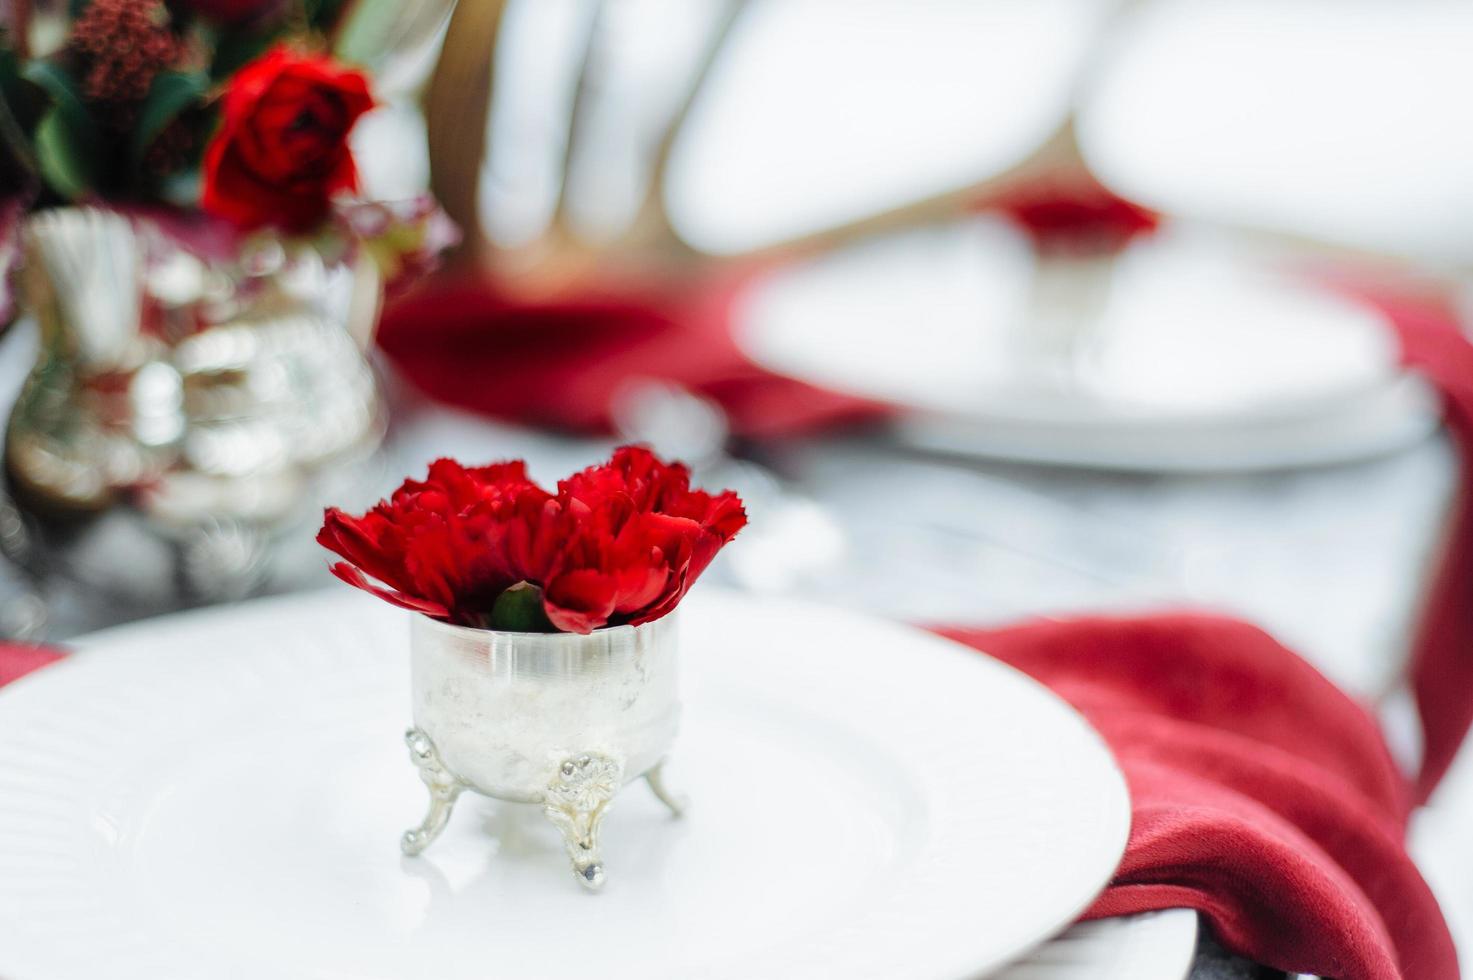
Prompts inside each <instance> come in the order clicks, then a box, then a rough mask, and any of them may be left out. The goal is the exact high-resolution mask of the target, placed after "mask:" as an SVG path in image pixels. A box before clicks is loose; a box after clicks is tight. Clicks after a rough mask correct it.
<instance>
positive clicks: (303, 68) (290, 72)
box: [200, 47, 373, 232]
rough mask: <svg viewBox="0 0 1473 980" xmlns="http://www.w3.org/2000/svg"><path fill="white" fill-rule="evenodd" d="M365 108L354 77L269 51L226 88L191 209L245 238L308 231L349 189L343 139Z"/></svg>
mask: <svg viewBox="0 0 1473 980" xmlns="http://www.w3.org/2000/svg"><path fill="white" fill-rule="evenodd" d="M371 108H373V98H372V96H370V95H369V92H368V80H367V79H366V78H364V76H363V75H362V73H360V72H357V71H354V70H352V69H349V68H346V67H344V66H342V65H339V64H338V63H336V62H334V61H333V60H332V59H330V58H322V57H317V56H313V55H303V54H297V53H295V52H293V51H291V50H290V49H288V48H285V47H277V48H273V49H272V50H271V51H268V52H267V53H266V54H264V55H262V56H261V57H260V58H257V59H256V60H255V61H253V62H251V63H250V64H248V65H246V66H245V67H244V68H242V69H241V70H240V71H239V72H237V73H236V75H235V76H234V77H233V78H232V79H231V80H230V86H229V88H228V89H227V90H226V92H225V97H224V104H223V108H222V110H221V121H220V129H219V131H218V132H217V133H216V134H215V136H214V138H213V139H212V140H211V141H210V144H209V146H208V147H207V148H206V150H205V162H204V192H203V195H202V197H201V202H200V203H201V205H202V206H203V208H204V209H205V210H206V211H208V212H210V213H211V214H215V215H218V216H220V217H222V218H225V219H227V220H229V221H231V222H232V223H234V224H235V225H236V226H237V227H239V228H242V229H245V230H250V229H254V228H260V227H264V226H271V227H275V228H279V229H281V230H282V231H286V232H303V231H309V230H311V229H312V228H313V227H315V226H317V225H319V224H321V223H322V222H323V220H325V219H326V218H327V217H328V214H329V211H330V206H331V201H332V196H333V195H334V194H337V193H339V192H343V191H351V190H353V189H355V188H356V187H357V185H358V171H357V168H355V167H354V165H353V156H352V154H351V153H350V152H349V150H348V133H349V131H350V130H351V129H352V128H353V124H354V123H355V122H357V120H358V117H359V116H361V115H363V114H364V113H365V112H367V111H368V110H369V109H371Z"/></svg>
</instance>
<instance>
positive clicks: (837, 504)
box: [0, 338, 1473, 980]
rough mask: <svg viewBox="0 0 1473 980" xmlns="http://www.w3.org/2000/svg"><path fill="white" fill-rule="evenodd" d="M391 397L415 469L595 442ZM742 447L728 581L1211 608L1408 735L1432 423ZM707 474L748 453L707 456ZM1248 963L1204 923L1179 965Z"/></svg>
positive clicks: (975, 607) (1418, 832) (1443, 456)
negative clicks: (1328, 455)
mask: <svg viewBox="0 0 1473 980" xmlns="http://www.w3.org/2000/svg"><path fill="white" fill-rule="evenodd" d="M16 347H17V344H16V343H15V342H13V340H12V338H6V340H5V342H4V344H3V346H0V395H8V394H9V392H8V391H6V390H5V389H6V388H7V387H8V386H9V385H11V384H13V383H14V380H15V375H16V372H15V365H16V362H17V360H21V361H22V364H21V367H20V370H21V371H24V363H23V359H22V358H19V357H18V356H17V355H16V352H15V351H16ZM398 400H399V401H400V402H401V404H400V405H399V406H398V408H397V410H396V414H395V423H394V427H393V431H392V432H391V438H390V442H389V444H388V449H387V457H388V459H387V461H386V464H385V466H384V467H383V468H382V472H383V473H385V474H391V473H396V474H404V473H409V472H414V471H417V470H422V468H423V466H424V464H425V463H426V462H427V461H428V460H429V459H431V458H433V457H435V456H439V455H454V456H457V457H459V458H461V459H464V460H466V461H468V462H474V461H481V460H490V459H495V458H505V457H516V456H521V457H525V458H526V459H528V461H529V463H530V465H531V467H532V470H533V472H534V475H536V476H538V477H539V478H542V479H546V480H555V479H556V478H557V477H558V476H559V475H561V474H563V473H566V472H568V471H570V470H571V469H573V468H576V467H581V466H583V465H587V464H588V463H590V462H592V461H594V460H596V459H597V458H598V457H599V456H600V455H601V454H602V453H604V452H605V451H606V450H607V448H608V446H609V445H610V444H609V443H607V442H597V441H589V440H575V439H568V438H563V437H555V436H550V435H547V434H544V433H539V432H534V431H530V430H526V429H521V428H517V427H513V426H507V425H501V424H496V423H492V422H488V421H485V420H483V419H479V418H475V417H471V416H468V415H464V414H461V413H458V412H454V411H450V410H446V409H443V408H439V407H434V406H431V405H428V404H427V403H424V402H422V401H420V400H418V399H413V398H409V399H404V398H400V399H398ZM0 404H8V398H4V399H0ZM763 461H764V463H766V464H767V465H768V466H770V467H771V469H772V470H773V471H775V472H776V473H778V474H779V475H780V487H781V492H780V493H779V494H778V495H776V496H774V495H773V494H772V493H767V494H765V495H758V496H757V497H756V498H754V500H753V502H754V503H755V504H756V505H757V506H758V507H763V508H764V509H765V511H766V514H765V515H763V516H766V517H770V518H771V520H769V521H767V523H768V524H769V525H780V528H779V529H778V530H775V531H774V532H772V533H769V534H767V535H765V536H764V534H763V533H762V532H761V531H760V530H759V529H760V528H761V527H762V526H763V521H762V520H761V519H759V520H757V521H754V523H753V526H752V527H751V528H749V529H748V531H747V532H745V534H744V538H743V542H742V548H740V549H736V548H734V549H732V550H731V552H730V553H729V554H727V555H723V556H722V558H721V559H719V560H718V564H717V565H716V566H715V567H713V569H712V571H711V573H710V574H711V575H712V576H713V577H717V578H721V579H723V580H725V581H726V582H727V583H728V584H733V585H737V586H739V587H748V588H753V587H762V588H768V589H777V590H780V591H783V592H786V593H789V594H792V595H798V596H803V597H806V598H813V599H818V600H821V601H826V602H832V603H836V604H839V605H845V606H851V607H856V608H860V609H863V610H865V611H868V612H870V613H874V614H879V615H884V616H891V617H897V618H902V619H908V620H914V621H924V622H984V623H985V622H1005V621H1007V620H1011V619H1016V618H1019V617H1023V616H1028V615H1031V614H1047V613H1062V612H1069V611H1079V610H1101V609H1103V610H1116V611H1124V610H1138V609H1146V608H1152V607H1160V606H1162V605H1189V606H1193V607H1203V608H1213V609H1218V610H1223V611H1227V612H1231V613H1234V614H1237V615H1241V616H1244V617H1246V618H1248V619H1251V620H1253V621H1255V622H1258V623H1260V624H1261V625H1263V626H1264V627H1266V628H1267V629H1269V630H1270V631H1272V632H1274V633H1275V634H1277V635H1278V636H1279V637H1280V638H1281V639H1283V640H1284V641H1285V642H1286V643H1288V644H1289V645H1290V646H1292V647H1293V648H1295V649H1296V650H1298V651H1300V652H1301V653H1303V654H1304V655H1305V656H1306V657H1307V658H1308V659H1309V660H1311V661H1312V662H1313V663H1315V664H1316V665H1317V666H1318V667H1320V668H1321V669H1322V670H1323V671H1324V672H1325V673H1326V674H1327V675H1328V676H1330V677H1331V678H1332V679H1334V680H1335V681H1336V682H1337V683H1339V684H1341V685H1342V686H1344V687H1345V688H1346V689H1348V690H1350V691H1352V692H1354V693H1356V694H1359V695H1361V696H1364V697H1367V698H1372V699H1375V700H1376V701H1377V703H1378V704H1380V705H1381V706H1382V714H1383V716H1384V717H1386V718H1387V720H1388V723H1389V725H1390V727H1391V730H1392V731H1393V732H1394V733H1395V738H1394V741H1396V742H1397V748H1398V751H1399V752H1401V754H1402V755H1403V756H1404V757H1405V758H1414V757H1415V751H1416V747H1415V740H1414V738H1412V737H1411V735H1412V732H1413V728H1412V726H1411V725H1410V724H1409V722H1408V719H1409V717H1410V715H1409V714H1408V710H1409V709H1408V708H1407V705H1406V701H1405V698H1404V696H1402V695H1401V694H1400V693H1399V691H1398V684H1397V681H1398V678H1399V676H1400V671H1401V657H1402V651H1403V650H1404V649H1405V644H1406V638H1407V635H1408V633H1409V630H1410V628H1411V623H1412V619H1413V616H1414V613H1415V610H1416V607H1417V599H1418V596H1419V592H1420V588H1421V583H1422V582H1423V580H1424V578H1425V575H1426V573H1427V571H1428V567H1429V562H1430V556H1431V555H1432V554H1433V553H1434V548H1435V542H1436V540H1437V537H1438V532H1439V530H1440V527H1441V523H1442V520H1443V518H1444V515H1445V510H1446V506H1447V503H1448V501H1449V500H1450V499H1451V493H1452V487H1453V482H1454V478H1455V473H1456V467H1455V463H1454V460H1453V456H1452V453H1451V451H1450V449H1449V447H1448V446H1447V445H1446V444H1445V442H1444V441H1442V440H1440V439H1434V440H1430V441H1428V442H1426V443H1423V444H1421V445H1419V446H1416V447H1413V448H1411V449H1409V450H1405V451H1402V452H1399V453H1397V454H1395V455H1392V456H1389V457H1384V458H1380V459H1375V460H1369V461H1365V462H1361V463H1356V464H1353V465H1342V466H1335V467H1328V468H1319V469H1311V470H1303V471H1290V472H1277V473H1261V474H1238V475H1214V476H1206V475H1204V476H1157V475H1143V474H1112V473H1101V472H1086V471H1075V470H1067V469H1054V468H1046V467H1036V466H1023V465H1016V464H1008V463H1000V462H973V461H957V460H944V459H941V458H938V457H928V456H924V455H918V454H910V453H904V452H900V451H898V450H896V449H895V448H893V447H892V446H890V445H888V444H887V443H886V442H885V441H883V440H882V439H880V438H878V437H869V438H860V437H854V438H848V439H843V440H827V441H812V442H805V443H799V444H793V445H789V446H786V447H784V448H783V449H781V450H780V451H774V452H773V453H772V454H771V455H768V456H765V457H764V460H763ZM709 475H710V476H711V477H712V478H713V479H720V478H722V477H723V476H724V475H733V476H734V478H744V477H745V476H747V475H749V474H746V473H744V472H743V471H741V470H739V469H731V468H730V467H722V466H720V465H718V466H715V467H713V468H712V469H711V470H710V471H709ZM395 482H397V481H395ZM736 482H738V485H739V486H740V483H741V479H737V481H736ZM388 488H389V487H388V486H385V487H379V488H374V489H375V490H377V491H383V490H387V489H388ZM795 501H798V502H799V503H800V504H801V506H799V505H797V504H795V503H794V502H795ZM754 509H755V508H754ZM795 541H801V542H806V546H805V548H804V550H807V551H809V552H811V553H812V557H811V560H810V561H808V562H807V563H795V562H794V561H793V560H792V552H793V551H794V547H793V543H794V542H795ZM738 554H740V555H742V556H743V557H742V558H741V559H740V560H738V559H737V557H736V556H737V555H738ZM324 574H325V573H324ZM99 625H102V623H100V622H98V621H97V619H96V616H95V614H90V613H89V611H88V610H87V609H86V608H84V607H82V606H80V605H71V606H63V607H62V608H60V609H58V610H56V615H55V618H54V626H53V632H54V635H56V636H57V638H64V637H65V636H66V635H73V634H75V633H76V632H79V631H81V630H83V629H88V628H95V627H96V626H99ZM1469 816H1473V755H1470V754H1469V753H1467V752H1465V753H1464V754H1463V756H1462V758H1461V759H1460V763H1459V765H1458V766H1456V767H1455V770H1454V772H1453V774H1452V777H1451V778H1450V780H1449V782H1448V784H1447V785H1446V786H1445V787H1444V788H1443V790H1442V791H1441V792H1440V793H1439V794H1438V796H1437V797H1436V798H1435V799H1434V801H1433V803H1432V804H1431V806H1430V807H1429V808H1428V809H1427V810H1426V811H1425V812H1424V813H1422V814H1420V815H1419V817H1418V819H1417V822H1416V824H1415V825H1414V827H1413V838H1412V846H1413V850H1414V852H1415V853H1416V854H1417V855H1418V857H1419V860H1420V861H1421V863H1422V867H1423V870H1424V873H1426V874H1427V876H1428V878H1429V880H1430V882H1431V884H1432V886H1433V887H1434V889H1435V890H1436V891H1437V892H1438V894H1439V897H1440V899H1441V900H1442V902H1443V904H1444V906H1445V910H1446V911H1447V914H1448V916H1449V919H1450V921H1451V923H1452V925H1453V928H1454V932H1455V934H1456V935H1459V936H1460V937H1466V938H1465V939H1464V941H1463V942H1460V944H1459V945H1460V947H1462V948H1467V949H1473V883H1470V882H1469V881H1468V880H1467V879H1466V877H1463V878H1461V879H1460V878H1459V876H1458V875H1456V873H1455V868H1456V867H1457V866H1459V865H1462V864H1464V863H1465V862H1464V861H1462V860H1454V859H1453V858H1454V857H1458V858H1464V857H1467V855H1462V854H1459V855H1452V854H1449V853H1447V850H1448V848H1449V846H1452V845H1449V843H1448V841H1449V838H1452V839H1456V838H1457V837H1458V836H1459V835H1457V834H1455V833H1452V832H1451V830H1452V828H1454V827H1456V826H1457V825H1459V824H1460V823H1461V824H1466V822H1467V818H1468V817H1469ZM1470 850H1473V848H1470ZM1260 975H1261V974H1259V973H1257V972H1256V968H1253V967H1251V966H1250V965H1249V964H1245V963H1242V962H1241V961H1236V960H1233V959H1232V958H1230V957H1226V956H1225V955H1223V954H1221V952H1220V951H1216V950H1214V949H1212V948H1211V946H1210V942H1209V945H1208V946H1207V947H1205V948H1204V949H1203V950H1202V951H1201V955H1199V958H1198V966H1197V969H1196V971H1195V972H1194V974H1193V976H1194V978H1214V980H1217V978H1236V977H1254V976H1260Z"/></svg>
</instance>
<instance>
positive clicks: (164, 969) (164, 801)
mask: <svg viewBox="0 0 1473 980" xmlns="http://www.w3.org/2000/svg"><path fill="white" fill-rule="evenodd" d="M682 628H683V630H684V647H685V651H686V656H685V664H686V668H687V671H688V673H687V683H686V694H687V704H686V715H685V730H684V732H683V734H682V739H681V743H680V745H679V746H678V748H677V754H676V761H677V763H678V766H677V768H676V769H675V770H674V772H673V773H672V778H673V779H675V780H677V781H678V782H680V783H683V784H684V786H685V788H686V789H687V790H688V791H689V793H690V795H691V796H692V798H693V799H694V801H695V809H694V811H693V812H692V814H691V816H690V817H689V818H687V819H686V820H685V821H681V822H674V821H671V820H670V819H669V818H668V816H666V815H662V814H663V811H662V810H661V809H660V808H659V805H658V804H657V803H655V801H654V800H653V799H652V798H651V797H649V796H648V795H647V794H646V793H644V792H643V790H642V787H641V786H639V785H638V784H635V785H631V786H630V787H629V788H628V791H627V792H625V793H624V794H623V795H621V796H620V797H619V799H618V800H617V807H616V808H615V809H614V811H613V813H612V814H611V815H610V817H609V819H608V822H607V823H606V824H605V839H604V847H605V851H606V857H607V862H608V866H609V883H608V885H607V887H606V888H605V890H604V892H603V893H602V894H601V895H597V896H594V895H590V894H587V893H585V892H584V891H583V890H582V889H580V888H579V887H578V886H577V884H576V882H574V881H573V880H572V878H571V876H570V875H569V874H568V872H567V869H566V867H565V863H566V862H565V859H564V857H563V855H562V853H561V845H560V843H559V841H558V838H557V836H556V834H555V832H554V831H553V830H552V828H551V827H550V826H548V825H546V824H545V821H544V820H543V819H542V817H541V814H540V812H538V811H537V809H536V808H535V807H525V806H516V805H503V804H494V803H492V802H490V801H484V800H481V799H479V798H474V797H473V798H467V799H465V800H463V802H462V804H461V806H460V808H459V809H458V810H457V812H456V814H455V816H454V819H453V820H452V821H451V824H450V827H449V829H448V830H447V831H446V833H445V835H444V836H443V837H442V838H441V839H440V840H439V841H437V842H436V844H435V845H434V847H433V848H432V849H431V850H430V851H428V852H427V853H426V855H425V856H424V857H423V858H420V859H412V858H401V857H400V856H399V853H398V849H397V839H398V835H399V832H400V831H401V830H402V829H403V828H404V827H406V826H409V825H411V824H413V823H414V822H416V821H417V820H418V819H419V817H420V811H421V808H422V806H423V804H424V799H423V796H424V791H423V788H422V787H421V786H420V784H419V780H418V779H417V778H416V777H415V774H414V772H413V770H412V769H411V768H410V766H409V763H408V761H407V759H406V758H405V753H404V750H403V746H402V743H401V741H400V732H401V731H402V729H403V728H404V726H405V723H406V721H407V708H408V690H407V673H408V671H407V664H406V658H405V650H404V647H405V642H406V640H405V634H406V623H405V621H404V618H403V614H401V613H399V612H397V611H395V610H392V609H389V608H388V607H386V606H384V605H382V604H380V603H378V602H376V601H374V600H371V599H368V598H366V597H363V596H359V595H349V594H347V593H346V592H337V593H333V594H331V595H316V596H307V597H297V598H292V599H284V600H273V601H268V602H260V603H252V604H246V605H242V606H238V607H235V608H233V609H224V610H220V611H213V612H201V613H194V614H188V615H183V616H178V617H172V618H169V619H166V620H160V621H156V622H153V623H142V624H137V625H134V626H131V627H126V628H122V629H118V630H114V631H110V632H107V633H103V634H98V635H96V636H95V637H93V638H91V639H90V640H84V641H80V642H79V643H78V646H79V648H80V652H79V653H77V654H76V655H75V656H73V657H72V658H69V659H68V660H67V661H65V662H63V663H61V664H59V665H57V666H55V667H51V668H48V669H46V670H44V671H41V672H38V673H36V674H34V675H31V676H30V677H27V678H24V679H22V680H21V681H19V682H17V683H16V684H14V685H11V686H10V687H8V688H5V689H4V690H0V787H3V792H0V975H4V976H14V977H18V978H19V977H24V978H25V980H70V978H88V980H92V978H95V977H99V976H106V977H109V978H114V980H128V978H148V980H157V978H161V977H169V978H172V977H189V978H191V980H209V978H217V977H218V978H247V977H250V978H255V977H261V976H272V977H304V978H305V977H314V978H322V977H329V976H331V977H344V976H352V977H375V978H393V977H414V978H420V977H436V978H439V980H454V978H457V977H477V978H479V977H484V976H486V975H487V974H488V971H492V972H494V973H495V974H496V975H498V976H536V977H539V978H557V977H587V976H590V975H597V976H600V977H604V978H622V977H628V978H633V977H639V978H650V977H678V978H687V977H693V976H699V977H703V978H717V977H742V978H749V977H776V976H782V977H785V978H802V977H814V978H819V977H824V978H826V977H833V976H843V977H846V978H866V977H874V978H886V980H890V978H894V977H899V976H904V977H917V978H926V977H932V978H937V980H942V978H944V980H956V978H958V977H962V976H972V975H975V974H977V973H978V972H981V971H984V970H988V969H993V968H995V967H997V966H999V965H1001V964H1002V963H1004V962H1005V961H1007V960H1009V959H1011V958H1013V957H1016V956H1018V955H1019V954H1021V953H1023V952H1024V951H1026V950H1028V949H1029V948H1031V947H1032V946H1034V945H1035V944H1037V943H1038V942H1039V941H1041V940H1042V939H1044V938H1046V937H1048V936H1050V935H1052V934H1053V933H1055V932H1056V931H1057V930H1059V929H1060V928H1061V927H1063V926H1064V925H1065V924H1067V923H1068V922H1069V921H1070V920H1071V919H1072V918H1073V917H1074V916H1075V915H1076V914H1078V912H1079V911H1080V910H1081V909H1082V908H1083V907H1084V906H1085V905H1086V904H1087V903H1088V902H1089V901H1090V899H1091V898H1092V897H1093V896H1094V894H1095V893H1096V892H1097V891H1098V889H1099V888H1100V887H1101V886H1102V885H1103V884H1104V883H1105V881H1106V880H1107V878H1108V877H1109V875H1110V873H1111V871H1112V870H1113V869H1114V868H1115V866H1116V864H1117V862H1118V860H1119V856H1120V854H1121V852H1122V850H1123V848H1124V844H1125V839H1126V835H1127V830H1128V824H1129V805H1128V799H1127V795H1126V790H1125V785H1124V781H1123V779H1122V778H1121V776H1120V773H1119V771H1118V770H1117V769H1116V767H1115V765H1114V762H1113V761H1112V759H1111V757H1110V755H1109V753H1108V751H1107V750H1106V749H1105V747H1104V745H1103V744H1102V743H1101V742H1100V740H1099V739H1098V737H1097V736H1096V735H1095V734H1094V732H1093V731H1092V730H1091V729H1090V728H1089V727H1088V726H1087V725H1086V724H1085V722H1084V721H1083V719H1081V718H1080V717H1079V716H1078V715H1077V714H1075V713H1074V712H1073V711H1072V710H1070V709H1069V708H1068V707H1067V706H1066V705H1065V704H1064V703H1063V702H1061V701H1059V700H1058V699H1057V698H1056V697H1054V696H1053V695H1052V694H1050V693H1049V692H1047V691H1046V690H1044V689H1043V688H1042V687H1040V686H1039V685H1037V684H1035V683H1034V682H1033V681H1031V680H1029V679H1027V678H1025V677H1023V676H1022V675H1021V674H1018V673H1016V672H1015V671H1013V670H1011V669H1009V668H1007V667H1004V666H1002V665H1001V664H999V663H997V662H996V661H993V660H990V659H988V658H986V657H983V656H978V655H976V654H974V653H972V652H970V651H967V650H964V649H962V648H960V647H958V646H955V645H953V644H951V643H949V642H947V641H944V640H941V639H939V638H937V637H934V636H931V635H928V634H926V633H923V632H921V631H918V630H914V629H911V628H908V627H905V626H901V625H897V624H893V623H886V622H883V621H879V620H871V619H867V618H864V617H861V616H856V615H853V614H849V613H843V612H838V611H833V610H828V609H825V608H822V607H817V606H807V605H800V604H791V603H783V602H776V601H759V600H754V599H742V598H737V597H733V596H725V595H722V594H720V593H719V592H714V591H711V590H706V591H705V592H704V594H702V595H699V596H697V597H693V598H692V600H691V601H689V603H688V607H687V609H686V610H685V621H684V623H683V627H682Z"/></svg>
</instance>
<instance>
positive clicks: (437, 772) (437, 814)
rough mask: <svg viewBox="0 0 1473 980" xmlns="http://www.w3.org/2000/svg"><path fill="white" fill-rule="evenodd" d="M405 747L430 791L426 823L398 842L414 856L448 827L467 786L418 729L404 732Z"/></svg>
mask: <svg viewBox="0 0 1473 980" xmlns="http://www.w3.org/2000/svg"><path fill="white" fill-rule="evenodd" d="M404 744H405V745H407V746H409V761H411V762H413V763H414V765H415V767H416V768H418V769H419V778H420V779H421V780H423V781H424V784H425V789H427V790H429V791H430V808H429V810H428V811H427V812H426V813H425V818H424V820H423V821H421V822H420V825H419V826H418V827H415V828H414V829H413V830H406V831H404V836H403V837H401V838H400V839H399V849H400V850H401V851H403V852H404V853H405V854H408V855H410V856H413V855H416V854H419V853H420V852H421V851H423V850H424V849H425V848H426V847H429V846H430V844H431V843H433V842H434V840H435V838H436V837H439V836H440V831H442V830H444V829H445V824H446V823H447V822H449V820H450V812H451V811H452V810H454V809H455V801H456V800H457V799H459V798H460V792H461V790H463V789H465V784H464V783H462V782H461V781H460V780H459V779H457V778H456V777H455V774H454V773H452V772H451V771H450V770H449V769H446V768H445V764H444V763H443V762H441V761H440V753H439V752H438V751H437V750H436V749H435V743H434V742H432V741H430V737H429V736H428V735H426V734H425V733H424V732H422V731H420V730H419V729H418V728H411V729H409V731H407V732H405V733H404Z"/></svg>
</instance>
